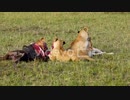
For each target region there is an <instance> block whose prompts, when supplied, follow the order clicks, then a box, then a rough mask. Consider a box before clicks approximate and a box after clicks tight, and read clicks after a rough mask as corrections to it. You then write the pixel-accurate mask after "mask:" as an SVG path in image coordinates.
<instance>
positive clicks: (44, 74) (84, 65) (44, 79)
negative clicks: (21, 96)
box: [0, 12, 130, 86]
mask: <svg viewBox="0 0 130 100" xmlns="http://www.w3.org/2000/svg"><path fill="white" fill-rule="evenodd" d="M84 26H88V28H89V33H90V36H91V38H92V42H93V46H94V47H97V48H99V49H101V50H104V51H106V52H114V53H115V54H114V55H102V56H95V57H94V59H95V60H96V61H95V62H88V61H81V62H58V61H56V62H52V61H49V62H39V61H34V62H29V63H25V62H21V63H19V64H18V65H17V66H16V67H14V64H13V63H12V62H11V61H1V62H0V85H1V86H129V85H130V13H119V12H118V13H110V12H108V13H107V12H106V13H104V12H0V48H1V50H0V55H4V54H5V53H7V52H8V51H10V50H15V49H21V48H22V46H23V45H25V44H26V45H28V44H30V43H31V42H33V41H36V40H37V39H39V38H41V37H45V38H46V41H47V44H48V47H49V48H50V47H51V44H52V41H53V39H54V37H55V36H58V37H61V38H62V39H64V40H65V41H66V45H65V48H67V47H69V45H70V43H71V42H72V41H73V40H74V39H75V38H76V36H77V34H78V33H77V32H78V30H80V29H81V28H82V27H84Z"/></svg>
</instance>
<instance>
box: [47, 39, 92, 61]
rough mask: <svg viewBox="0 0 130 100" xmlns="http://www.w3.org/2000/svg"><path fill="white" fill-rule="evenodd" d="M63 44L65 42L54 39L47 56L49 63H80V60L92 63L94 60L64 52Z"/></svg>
mask: <svg viewBox="0 0 130 100" xmlns="http://www.w3.org/2000/svg"><path fill="white" fill-rule="evenodd" d="M64 44H65V41H63V40H61V39H59V38H56V39H55V40H54V42H53V48H52V50H51V51H50V54H49V55H48V56H49V58H50V60H51V61H56V60H57V61H62V62H65V61H80V60H89V61H94V59H92V58H90V57H89V56H87V55H84V56H83V57H80V56H78V55H77V53H76V52H75V51H74V50H72V49H68V50H65V49H64V48H63V45H64Z"/></svg>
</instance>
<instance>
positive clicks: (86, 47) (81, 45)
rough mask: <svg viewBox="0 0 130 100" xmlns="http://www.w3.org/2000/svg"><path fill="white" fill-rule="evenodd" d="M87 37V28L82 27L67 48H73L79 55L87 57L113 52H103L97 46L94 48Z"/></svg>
mask: <svg viewBox="0 0 130 100" xmlns="http://www.w3.org/2000/svg"><path fill="white" fill-rule="evenodd" d="M88 39H90V37H89V33H88V28H87V27H84V28H83V29H81V30H80V31H79V32H78V36H77V37H76V39H75V40H74V41H73V42H72V43H71V45H70V47H69V49H72V50H74V51H75V52H77V53H78V54H79V55H80V56H82V55H88V56H89V57H92V56H94V55H100V54H113V53H106V52H103V51H101V50H99V49H97V48H94V47H93V46H91V49H90V45H92V42H91V39H90V40H88Z"/></svg>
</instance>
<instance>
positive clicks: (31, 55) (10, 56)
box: [0, 37, 49, 63]
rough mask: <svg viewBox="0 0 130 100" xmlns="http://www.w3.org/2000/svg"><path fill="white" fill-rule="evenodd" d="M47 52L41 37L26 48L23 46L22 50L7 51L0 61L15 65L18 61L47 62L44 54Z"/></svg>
mask: <svg viewBox="0 0 130 100" xmlns="http://www.w3.org/2000/svg"><path fill="white" fill-rule="evenodd" d="M47 50H48V47H47V44H46V41H45V38H44V37H42V38H41V39H39V40H37V41H36V42H34V43H31V44H30V45H28V46H26V45H24V46H23V49H22V50H13V51H9V52H8V53H6V54H5V55H4V56H1V57H0V60H12V61H13V62H15V63H18V62H19V61H26V62H28V61H34V59H41V60H43V61H47V60H48V59H49V57H47V55H46V53H45V52H46V51H47Z"/></svg>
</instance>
